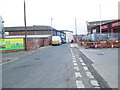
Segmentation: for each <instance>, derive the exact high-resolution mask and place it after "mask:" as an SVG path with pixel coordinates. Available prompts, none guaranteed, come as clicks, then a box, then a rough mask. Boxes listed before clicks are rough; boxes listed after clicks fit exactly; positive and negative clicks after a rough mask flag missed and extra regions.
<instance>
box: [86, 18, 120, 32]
mask: <svg viewBox="0 0 120 90" xmlns="http://www.w3.org/2000/svg"><path fill="white" fill-rule="evenodd" d="M100 27H101V33H119V32H120V19H118V20H104V21H101V25H100V21H95V22H87V28H88V34H92V33H93V31H94V30H96V33H100Z"/></svg>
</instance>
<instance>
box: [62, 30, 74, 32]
mask: <svg viewBox="0 0 120 90" xmlns="http://www.w3.org/2000/svg"><path fill="white" fill-rule="evenodd" d="M61 31H63V32H71V33H73V31H69V30H61Z"/></svg>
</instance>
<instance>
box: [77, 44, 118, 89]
mask: <svg viewBox="0 0 120 90" xmlns="http://www.w3.org/2000/svg"><path fill="white" fill-rule="evenodd" d="M79 49H80V51H81V52H83V53H84V54H85V55H86V56H87V57H88V58H89V59H90V60H92V62H93V66H94V67H95V69H96V70H97V71H98V72H99V73H100V75H101V76H102V77H103V78H104V79H105V80H106V81H107V82H108V84H109V85H110V86H111V87H112V88H118V48H113V49H111V48H102V49H85V48H84V47H81V46H80V47H79Z"/></svg>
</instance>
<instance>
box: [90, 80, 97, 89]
mask: <svg viewBox="0 0 120 90" xmlns="http://www.w3.org/2000/svg"><path fill="white" fill-rule="evenodd" d="M90 82H91V83H92V85H93V86H95V87H96V88H97V87H99V84H98V82H97V81H96V80H91V81H90Z"/></svg>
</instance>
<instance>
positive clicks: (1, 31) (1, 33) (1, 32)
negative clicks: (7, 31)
mask: <svg viewBox="0 0 120 90" xmlns="http://www.w3.org/2000/svg"><path fill="white" fill-rule="evenodd" d="M3 23H4V21H3V19H2V17H1V16H0V38H4V25H3Z"/></svg>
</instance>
